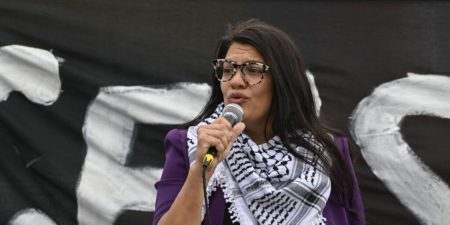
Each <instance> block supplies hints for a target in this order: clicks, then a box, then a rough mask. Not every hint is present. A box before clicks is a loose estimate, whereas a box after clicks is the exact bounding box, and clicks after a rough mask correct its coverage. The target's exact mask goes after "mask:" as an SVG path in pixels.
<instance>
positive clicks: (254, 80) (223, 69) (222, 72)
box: [212, 59, 269, 86]
mask: <svg viewBox="0 0 450 225" xmlns="http://www.w3.org/2000/svg"><path fill="white" fill-rule="evenodd" d="M212 65H213V68H214V73H215V75H216V77H217V79H218V80H219V81H221V82H227V81H230V80H231V79H233V77H234V75H235V74H236V73H237V71H238V70H240V71H241V76H242V79H243V80H244V82H245V83H247V84H248V85H250V86H253V85H257V84H259V83H261V81H262V80H263V78H264V73H265V72H267V71H268V70H269V66H268V65H265V64H263V63H259V62H252V61H249V62H245V63H243V64H240V65H239V64H237V63H236V62H234V61H232V60H229V59H216V60H213V62H212Z"/></svg>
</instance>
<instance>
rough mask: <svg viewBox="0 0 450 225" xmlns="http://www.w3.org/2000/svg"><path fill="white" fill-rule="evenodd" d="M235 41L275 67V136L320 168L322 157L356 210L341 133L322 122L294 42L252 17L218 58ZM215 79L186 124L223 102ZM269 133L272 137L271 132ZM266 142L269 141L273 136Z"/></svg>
mask: <svg viewBox="0 0 450 225" xmlns="http://www.w3.org/2000/svg"><path fill="white" fill-rule="evenodd" d="M234 42H237V43H240V44H248V45H251V46H253V47H254V48H255V49H256V50H257V51H258V52H259V53H260V54H261V55H262V57H263V58H264V60H265V62H266V63H267V64H268V65H269V66H270V74H271V76H272V77H273V97H272V104H271V107H270V112H269V118H271V121H273V124H272V130H273V134H274V135H277V136H279V137H280V139H281V141H282V142H283V144H284V146H286V147H287V148H288V149H289V151H290V152H291V153H293V154H294V155H295V156H296V157H298V158H300V159H302V160H304V161H305V162H306V163H309V164H311V165H315V166H316V167H318V164H317V159H319V160H320V161H321V162H323V166H322V167H321V168H319V169H323V170H325V171H326V172H327V173H328V174H329V175H330V179H331V182H332V187H333V191H337V192H338V193H339V200H340V201H341V203H342V204H343V205H344V206H345V207H347V208H349V209H350V210H351V211H352V212H353V210H352V207H351V202H352V201H351V199H352V190H353V181H352V176H351V174H350V170H349V168H348V166H347V164H346V161H345V159H344V157H343V155H342V153H341V151H340V150H339V149H338V148H337V147H336V145H335V143H334V141H333V138H332V136H331V135H330V134H333V135H336V134H339V132H338V131H337V130H335V129H332V128H330V127H328V126H326V125H324V123H323V122H322V121H321V120H320V119H319V117H318V114H317V111H316V108H315V101H314V98H313V94H312V92H311V87H310V83H309V81H308V79H307V76H306V69H305V65H304V63H303V60H302V58H301V55H300V52H299V51H298V49H297V47H296V45H295V44H294V42H293V41H292V40H291V39H290V38H289V36H288V35H287V34H286V33H284V32H283V31H281V30H279V29H277V28H275V27H273V26H271V25H269V24H266V23H263V22H261V21H259V20H255V19H251V20H248V21H245V22H240V23H238V24H236V25H235V26H230V28H229V29H228V32H227V33H226V35H225V36H224V37H222V38H221V39H220V40H219V42H218V44H217V47H216V52H215V57H216V58H218V59H221V58H224V57H225V56H226V53H227V51H228V48H229V47H230V45H231V44H232V43H234ZM211 81H212V93H211V97H210V99H209V101H208V102H207V104H206V106H205V107H204V108H203V110H202V112H201V113H200V114H199V115H198V116H197V117H196V118H195V119H194V120H192V121H190V122H188V123H187V124H185V126H190V125H195V124H198V123H199V122H200V121H201V120H203V119H205V118H207V117H208V116H210V115H211V114H212V113H213V112H214V110H215V109H216V107H217V105H218V104H219V103H221V102H223V95H222V92H221V89H220V82H219V81H217V79H215V78H214V75H212V76H211ZM268 120H269V119H268ZM268 120H267V121H266V125H267V123H268V122H269V121H268ZM266 127H267V126H266ZM299 130H303V131H308V132H310V133H311V134H312V135H314V136H315V138H316V139H317V140H318V141H319V142H320V143H321V144H323V145H325V146H326V149H327V151H326V152H323V151H321V150H320V149H318V148H317V147H316V146H314V145H312V144H310V142H309V141H308V140H305V139H304V138H303V137H302V136H300V135H301V134H299ZM264 133H265V134H267V132H264ZM266 140H268V138H267V137H266ZM292 144H295V145H300V146H304V147H305V148H307V149H308V150H309V151H310V152H312V153H313V154H314V155H315V156H316V160H311V159H308V158H306V157H305V156H303V155H300V154H298V153H297V152H296V151H295V150H294V149H292Z"/></svg>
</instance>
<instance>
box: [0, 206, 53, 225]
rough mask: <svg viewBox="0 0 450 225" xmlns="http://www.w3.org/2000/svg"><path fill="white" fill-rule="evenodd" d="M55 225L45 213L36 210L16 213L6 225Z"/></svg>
mask: <svg viewBox="0 0 450 225" xmlns="http://www.w3.org/2000/svg"><path fill="white" fill-rule="evenodd" d="M30 224H33V225H56V223H55V222H54V221H53V220H52V219H50V218H49V217H48V216H47V215H46V214H45V213H43V212H41V211H39V210H36V209H25V210H21V211H19V212H17V213H16V215H14V216H13V217H12V219H11V220H10V221H9V223H8V225H30Z"/></svg>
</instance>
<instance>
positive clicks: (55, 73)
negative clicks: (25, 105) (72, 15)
mask: <svg viewBox="0 0 450 225" xmlns="http://www.w3.org/2000/svg"><path fill="white" fill-rule="evenodd" d="M0 65H1V66H0V102H2V101H6V100H7V99H8V96H9V93H10V92H12V91H19V92H22V93H23V95H25V97H26V98H27V99H28V100H30V101H32V102H34V103H37V104H40V105H51V104H53V103H54V102H55V101H56V100H57V99H58V96H59V93H60V92H61V80H60V79H59V64H58V60H57V59H56V57H55V56H54V55H53V54H52V53H51V52H49V51H46V50H43V49H38V48H31V47H26V46H21V45H8V46H3V47H1V48H0ZM8 224H10V225H28V224H39V225H54V224H55V222H54V221H53V220H52V219H50V218H49V217H48V216H47V215H46V214H45V213H43V212H41V211H40V210H37V209H32V208H29V209H25V210H21V211H19V212H17V213H16V214H15V215H14V216H13V217H12V219H11V220H10V221H9V223H8Z"/></svg>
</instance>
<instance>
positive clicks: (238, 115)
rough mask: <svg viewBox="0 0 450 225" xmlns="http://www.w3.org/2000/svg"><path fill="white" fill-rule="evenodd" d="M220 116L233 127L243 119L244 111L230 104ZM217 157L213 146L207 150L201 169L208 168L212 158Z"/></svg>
mask: <svg viewBox="0 0 450 225" xmlns="http://www.w3.org/2000/svg"><path fill="white" fill-rule="evenodd" d="M222 116H223V117H224V118H225V119H226V120H228V122H230V124H231V126H232V127H233V126H234V125H235V124H236V123H239V122H241V121H242V119H244V110H242V107H241V106H240V105H238V104H235V103H230V104H228V105H226V106H225V108H224V109H223V113H222ZM216 155H217V150H216V148H215V147H214V146H211V147H210V148H209V149H208V152H207V153H206V155H205V156H204V157H203V168H205V169H206V168H208V166H209V164H211V162H212V161H213V159H214V157H215V156H216Z"/></svg>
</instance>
